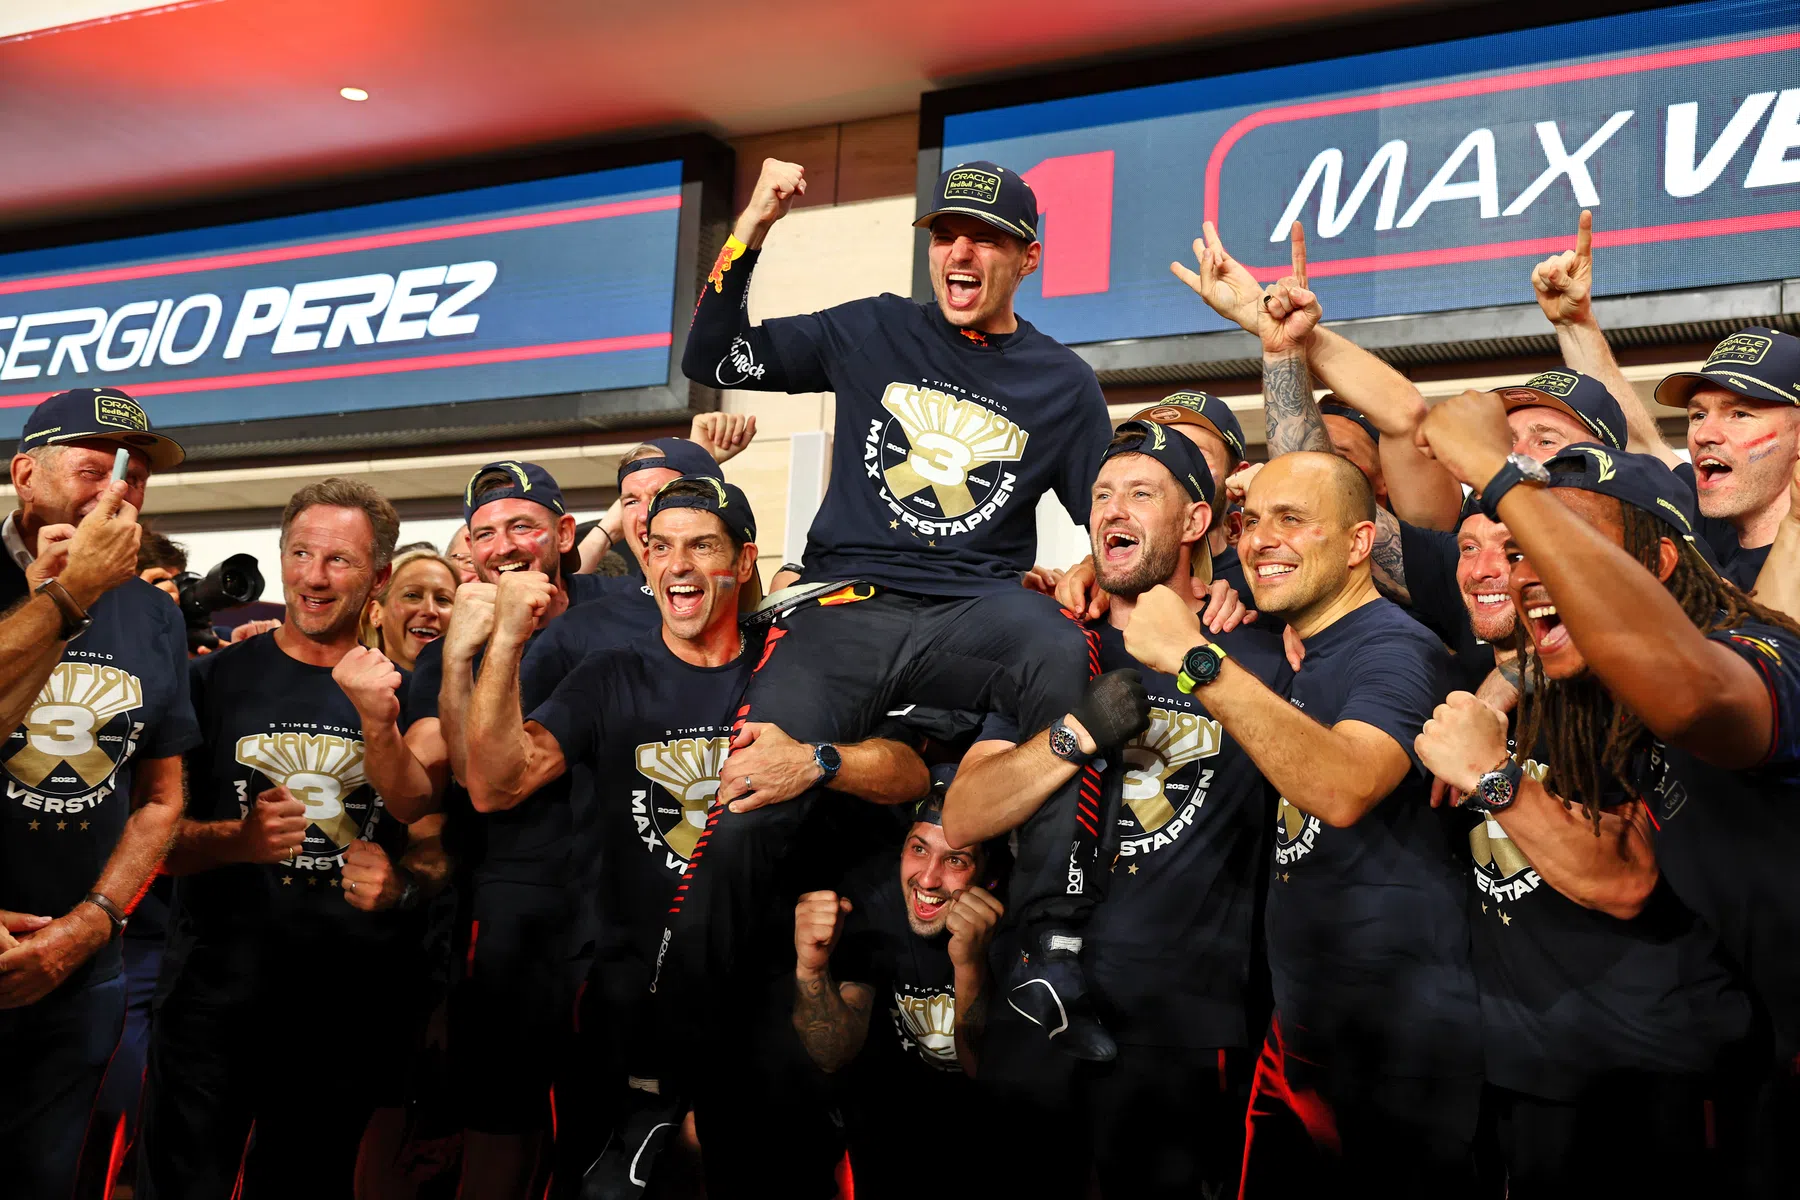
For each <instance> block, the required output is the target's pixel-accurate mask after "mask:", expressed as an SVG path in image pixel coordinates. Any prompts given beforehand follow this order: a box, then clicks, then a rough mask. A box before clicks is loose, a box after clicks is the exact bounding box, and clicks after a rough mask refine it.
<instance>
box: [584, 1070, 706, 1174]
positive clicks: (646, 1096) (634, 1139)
mask: <svg viewBox="0 0 1800 1200" xmlns="http://www.w3.org/2000/svg"><path fill="white" fill-rule="evenodd" d="M686 1113H687V1103H686V1102H685V1101H684V1100H681V1099H679V1098H677V1097H670V1096H664V1095H663V1094H662V1088H661V1086H660V1085H659V1084H658V1083H657V1081H656V1080H654V1079H639V1078H637V1077H636V1076H633V1077H632V1078H631V1080H630V1099H629V1100H628V1101H627V1105H626V1110H625V1115H624V1117H623V1118H621V1119H620V1121H619V1125H618V1127H617V1128H616V1129H614V1130H613V1131H612V1135H611V1136H610V1137H609V1138H608V1139H607V1142H606V1148H605V1149H604V1150H602V1151H601V1152H600V1157H599V1158H596V1159H595V1160H594V1164H593V1165H592V1166H591V1167H589V1168H588V1169H587V1174H585V1175H583V1176H582V1178H581V1200H635V1198H636V1197H640V1196H642V1195H643V1194H644V1189H645V1188H647V1187H649V1186H650V1172H651V1171H652V1170H653V1169H654V1168H655V1166H656V1156H657V1155H658V1154H660V1153H662V1148H663V1147H664V1146H666V1145H668V1142H669V1139H670V1138H671V1137H673V1136H674V1135H675V1133H676V1131H677V1130H679V1129H680V1128H681V1121H682V1118H683V1116H685V1115H686Z"/></svg>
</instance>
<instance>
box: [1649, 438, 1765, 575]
mask: <svg viewBox="0 0 1800 1200" xmlns="http://www.w3.org/2000/svg"><path fill="white" fill-rule="evenodd" d="M1674 470H1675V477H1676V478H1677V479H1679V480H1681V482H1683V483H1685V484H1687V486H1688V491H1690V492H1692V493H1693V494H1694V506H1695V507H1694V513H1695V516H1697V517H1699V520H1698V521H1696V522H1695V526H1694V532H1695V533H1696V534H1697V535H1698V536H1699V538H1700V540H1701V541H1703V542H1705V543H1706V545H1707V547H1708V548H1709V549H1710V550H1711V551H1712V557H1713V561H1714V562H1715V563H1717V564H1718V567H1719V574H1721V575H1723V576H1724V577H1725V578H1726V579H1729V580H1730V581H1731V582H1732V583H1735V584H1737V586H1738V589H1739V590H1740V591H1745V592H1749V591H1753V590H1755V588H1756V577H1757V576H1758V575H1760V574H1762V569H1763V564H1764V563H1766V562H1768V561H1769V551H1770V549H1771V548H1773V546H1774V543H1773V542H1770V543H1769V545H1767V546H1748V547H1746V546H1741V545H1739V544H1738V535H1737V526H1735V525H1733V524H1732V523H1731V522H1730V521H1723V520H1720V519H1719V518H1718V517H1708V516H1704V515H1702V514H1701V513H1700V511H1699V504H1700V484H1699V481H1698V480H1697V479H1695V477H1694V465H1693V464H1692V463H1681V464H1680V465H1679V466H1677V467H1675V469H1674Z"/></svg>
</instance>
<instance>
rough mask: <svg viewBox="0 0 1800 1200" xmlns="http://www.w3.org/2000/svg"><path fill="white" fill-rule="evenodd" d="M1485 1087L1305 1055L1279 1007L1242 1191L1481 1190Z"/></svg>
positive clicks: (1256, 1199) (1253, 1107)
mask: <svg viewBox="0 0 1800 1200" xmlns="http://www.w3.org/2000/svg"><path fill="white" fill-rule="evenodd" d="M1344 1057H1345V1059H1349V1058H1351V1057H1353V1056H1351V1055H1346V1056H1344ZM1481 1091H1482V1083H1481V1078H1480V1077H1479V1076H1467V1077H1465V1076H1454V1077H1446V1078H1416V1077H1409V1076H1395V1075H1380V1074H1376V1073H1372V1072H1369V1071H1365V1070H1360V1069H1348V1068H1347V1067H1346V1064H1345V1063H1344V1062H1330V1063H1326V1062H1315V1061H1312V1060H1309V1059H1307V1058H1305V1057H1304V1056H1302V1055H1300V1054H1297V1053H1295V1052H1294V1050H1293V1049H1292V1048H1291V1047H1289V1046H1288V1045H1287V1044H1286V1041H1285V1039H1284V1038H1283V1036H1282V1027H1281V1020H1280V1017H1279V1016H1277V1017H1276V1018H1275V1019H1274V1020H1272V1021H1271V1022H1270V1024H1269V1033H1268V1036H1267V1038H1266V1039H1265V1041H1264V1042H1263V1050H1262V1055H1261V1056H1260V1057H1259V1058H1258V1059H1257V1063H1256V1076H1255V1079H1254V1081H1253V1082H1252V1084H1251V1089H1250V1111H1249V1114H1248V1117H1247V1118H1246V1122H1245V1125H1246V1128H1245V1145H1244V1174H1243V1179H1242V1182H1241V1184H1240V1187H1239V1192H1238V1195H1239V1200H1263V1198H1265V1197H1275V1198H1279V1200H1286V1198H1287V1197H1290V1196H1324V1195H1336V1194H1342V1195H1370V1196H1376V1195H1379V1196H1415V1197H1420V1198H1421V1200H1442V1198H1443V1197H1449V1196H1474V1195H1477V1194H1478V1181H1477V1178H1476V1173H1475V1161H1474V1154H1473V1150H1474V1143H1475V1132H1476V1127H1477V1124H1478V1122H1479V1119H1480V1112H1481ZM1608 1194H1610V1193H1608Z"/></svg>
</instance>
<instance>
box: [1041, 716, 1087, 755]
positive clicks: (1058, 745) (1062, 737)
mask: <svg viewBox="0 0 1800 1200" xmlns="http://www.w3.org/2000/svg"><path fill="white" fill-rule="evenodd" d="M1050 753H1052V754H1054V755H1056V757H1058V758H1060V759H1062V760H1063V761H1064V762H1066V763H1072V764H1074V765H1075V766H1078V767H1085V766H1087V765H1088V764H1089V763H1090V762H1092V761H1093V760H1094V756H1093V755H1091V754H1088V753H1086V752H1085V751H1083V750H1082V748H1081V739H1080V738H1078V737H1076V736H1075V731H1074V730H1073V729H1070V728H1069V727H1068V726H1067V725H1065V724H1063V719H1062V718H1061V717H1058V718H1056V720H1055V721H1054V722H1052V723H1051V725H1050Z"/></svg>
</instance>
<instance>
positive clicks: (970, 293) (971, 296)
mask: <svg viewBox="0 0 1800 1200" xmlns="http://www.w3.org/2000/svg"><path fill="white" fill-rule="evenodd" d="M944 298H945V299H946V300H947V301H948V302H949V304H950V307H951V308H953V309H956V310H957V311H958V312H966V311H968V310H969V309H972V308H974V307H975V305H976V302H977V301H979V300H980V299H981V277H980V276H979V275H975V274H972V273H970V272H968V271H947V272H945V273H944Z"/></svg>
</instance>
